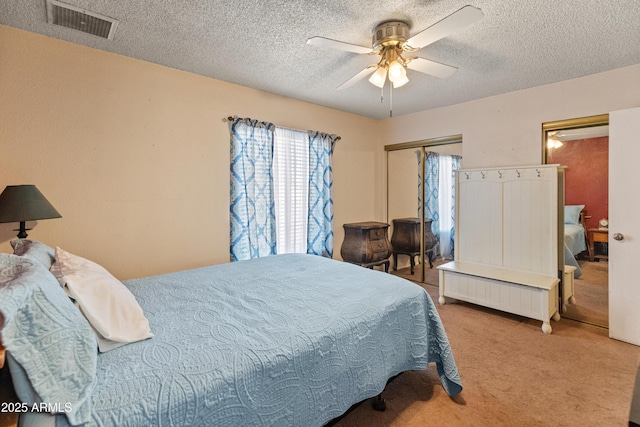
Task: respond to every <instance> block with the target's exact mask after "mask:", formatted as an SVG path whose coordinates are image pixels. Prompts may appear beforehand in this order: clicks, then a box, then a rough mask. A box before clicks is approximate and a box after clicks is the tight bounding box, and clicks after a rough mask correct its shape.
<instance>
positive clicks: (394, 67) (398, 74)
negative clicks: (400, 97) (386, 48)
mask: <svg viewBox="0 0 640 427" xmlns="http://www.w3.org/2000/svg"><path fill="white" fill-rule="evenodd" d="M406 78H407V70H405V69H404V67H403V66H402V64H400V63H399V62H398V61H397V60H395V59H394V60H393V61H391V63H390V64H389V80H391V82H392V83H394V84H395V83H399V82H400V81H401V80H404V79H406Z"/></svg>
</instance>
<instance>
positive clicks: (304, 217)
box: [273, 127, 309, 254]
mask: <svg viewBox="0 0 640 427" xmlns="http://www.w3.org/2000/svg"><path fill="white" fill-rule="evenodd" d="M273 193H274V199H275V200H274V202H275V208H276V239H277V240H276V253H279V254H283V253H290V252H295V253H306V252H307V227H308V223H307V221H308V217H309V209H308V206H309V135H308V133H307V132H301V131H296V130H291V129H283V128H279V127H276V131H275V137H274V142H273Z"/></svg>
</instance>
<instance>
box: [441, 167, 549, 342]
mask: <svg viewBox="0 0 640 427" xmlns="http://www.w3.org/2000/svg"><path fill="white" fill-rule="evenodd" d="M455 173H456V212H455V246H454V248H455V252H454V253H455V255H454V261H452V262H449V263H447V264H443V265H441V266H439V267H438V269H439V270H440V271H439V279H440V284H439V285H440V290H439V299H438V300H439V302H440V304H444V303H445V297H451V298H455V299H458V300H462V301H467V302H470V303H474V304H478V305H482V306H485V307H490V308H494V309H497V310H502V311H505V312H509V313H513V314H517V315H521V316H526V317H529V318H532V319H537V320H540V321H542V331H543V332H544V333H545V334H550V333H551V331H552V328H551V324H550V319H553V320H555V321H558V320H560V312H559V308H558V305H559V303H558V292H559V291H558V287H559V282H560V280H559V278H558V272H559V271H562V270H559V269H558V265H559V259H558V241H559V235H558V191H559V187H558V182H559V180H558V175H559V169H558V165H539V166H520V167H503V168H484V169H462V170H459V171H456V172H455Z"/></svg>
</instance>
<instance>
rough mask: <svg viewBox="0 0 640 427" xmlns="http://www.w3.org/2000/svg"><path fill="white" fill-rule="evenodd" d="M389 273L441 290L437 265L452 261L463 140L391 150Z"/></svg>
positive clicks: (434, 141) (452, 138) (406, 145)
mask: <svg viewBox="0 0 640 427" xmlns="http://www.w3.org/2000/svg"><path fill="white" fill-rule="evenodd" d="M385 150H386V151H387V221H388V223H389V225H390V228H389V235H390V238H391V245H392V246H393V255H392V259H391V268H390V272H391V273H392V274H396V275H399V276H402V277H404V278H407V279H409V280H412V281H415V282H422V283H428V284H433V285H437V284H438V270H437V269H436V268H435V267H436V266H437V265H439V264H441V263H443V262H446V261H450V260H451V259H453V251H454V247H453V237H454V218H453V212H454V211H455V188H454V184H453V183H454V182H455V180H454V174H453V171H454V170H455V169H458V168H459V167H460V161H461V155H462V136H461V135H454V136H450V137H444V138H435V139H430V140H424V141H418V142H412V143H404V144H396V145H387V146H385Z"/></svg>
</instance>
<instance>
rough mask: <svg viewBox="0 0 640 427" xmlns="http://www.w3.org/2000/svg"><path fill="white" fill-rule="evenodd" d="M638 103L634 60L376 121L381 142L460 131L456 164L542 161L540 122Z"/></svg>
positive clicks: (638, 70)
mask: <svg viewBox="0 0 640 427" xmlns="http://www.w3.org/2000/svg"><path fill="white" fill-rule="evenodd" d="M635 106H640V64H639V65H634V66H631V67H625V68H620V69H617V70H613V71H608V72H604V73H600V74H594V75H591V76H587V77H582V78H577V79H573V80H566V81H563V82H559V83H553V84H548V85H544V86H538V87H534V88H530V89H525V90H520V91H516V92H510V93H507V94H503V95H497V96H492V97H488V98H483V99H479V100H475V101H470V102H465V103H462V104H457V105H452V106H449V107H443V108H437V109H433V110H428V111H423V112H420V113H415V114H409V115H404V116H399V117H394V118H392V119H387V120H385V121H384V122H382V126H381V138H380V144H381V145H383V146H384V145H388V144H396V143H401V142H408V141H416V140H422V139H427V138H437V137H441V136H449V135H455V134H462V140H463V144H462V145H463V155H462V167H467V168H469V167H483V166H487V167H488V166H508V165H533V164H539V163H540V162H541V161H542V130H541V129H542V123H544V122H550V121H556V120H563V119H571V118H576V117H585V116H593V115H598V114H605V113H609V112H610V111H615V110H620V109H625V108H631V107H635Z"/></svg>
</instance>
